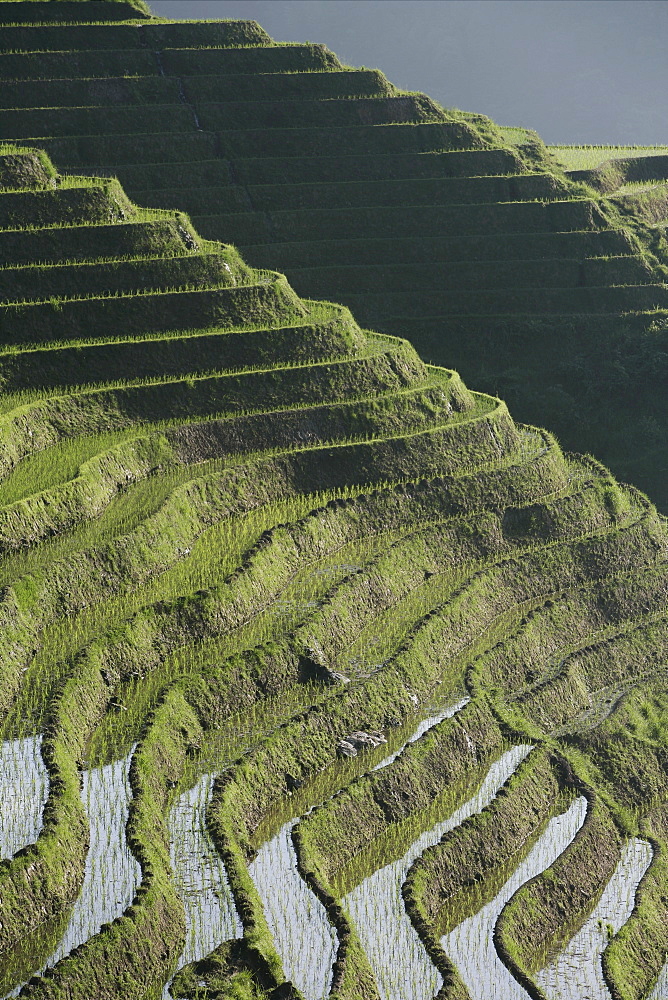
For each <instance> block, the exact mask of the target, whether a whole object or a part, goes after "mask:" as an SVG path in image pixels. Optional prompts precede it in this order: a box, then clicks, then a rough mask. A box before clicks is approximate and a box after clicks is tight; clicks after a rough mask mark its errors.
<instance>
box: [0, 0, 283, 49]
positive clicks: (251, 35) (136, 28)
mask: <svg viewBox="0 0 668 1000" xmlns="http://www.w3.org/2000/svg"><path fill="white" fill-rule="evenodd" d="M72 10H77V8H72ZM132 14H133V15H134V16H136V14H137V11H136V10H135V11H132ZM76 20H78V18H77V19H75V22H76ZM65 37H66V38H67V42H68V45H70V46H71V49H72V51H75V52H76V51H77V50H81V49H95V50H97V51H100V50H102V51H104V50H105V49H133V48H134V49H139V48H142V47H144V46H150V47H151V48H154V49H155V48H174V47H175V45H174V43H176V42H178V44H179V45H181V46H182V45H189V46H192V47H193V48H198V47H199V46H200V45H201V44H202V42H204V41H205V42H207V44H208V46H211V47H220V46H232V47H234V46H237V45H253V46H255V45H266V44H267V43H268V42H269V43H271V39H270V37H269V35H268V34H267V33H266V31H264V30H263V29H262V28H261V27H260V25H259V24H257V23H256V22H254V21H234V20H230V21H219V22H218V23H217V24H216V25H215V26H212V27H209V26H208V25H206V24H202V23H200V24H197V23H195V24H192V23H189V22H182V23H179V22H178V21H172V22H171V23H168V24H151V23H144V24H142V23H136V24H113V23H107V24H104V23H102V24H77V23H70V24H68V25H67V33H66V36H65ZM63 38H64V34H63V30H62V28H61V27H60V26H58V25H53V26H51V25H46V24H45V25H25V26H24V25H20V26H19V25H8V26H6V27H4V28H3V30H2V42H1V43H0V50H4V51H5V52H7V51H10V52H49V51H51V50H53V49H59V48H60V47H61V45H62V43H63Z"/></svg>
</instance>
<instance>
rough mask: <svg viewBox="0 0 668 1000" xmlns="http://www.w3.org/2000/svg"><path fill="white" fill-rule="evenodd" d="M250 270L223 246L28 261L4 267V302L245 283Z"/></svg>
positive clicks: (0, 295)
mask: <svg viewBox="0 0 668 1000" xmlns="http://www.w3.org/2000/svg"><path fill="white" fill-rule="evenodd" d="M245 280H247V269H245V268H243V267H241V268H240V267H239V266H238V262H237V261H235V260H234V256H233V255H231V254H230V253H225V252H224V251H223V249H222V248H218V249H214V248H213V247H212V248H209V249H208V252H204V253H196V254H190V255H188V256H181V257H164V256H163V257H154V258H150V257H146V258H142V259H140V260H125V261H117V262H111V261H108V262H104V263H95V262H91V263H86V264H83V263H77V264H50V265H43V266H42V265H28V266H24V267H18V268H17V267H13V268H12V267H6V268H0V302H3V303H7V302H25V303H30V304H34V303H38V302H44V301H47V300H49V299H51V298H53V297H56V298H58V299H60V300H61V301H63V300H67V299H71V298H83V297H91V298H92V297H95V296H98V295H104V294H105V293H110V294H111V293H112V292H113V293H114V294H120V293H127V292H134V293H141V294H146V293H147V292H149V291H162V290H167V289H169V290H174V289H177V288H187V287H190V286H192V285H198V286H207V285H221V284H229V285H239V284H243V283H244V282H245Z"/></svg>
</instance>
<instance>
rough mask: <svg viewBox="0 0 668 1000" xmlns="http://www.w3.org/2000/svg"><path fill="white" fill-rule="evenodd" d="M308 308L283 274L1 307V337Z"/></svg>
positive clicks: (143, 330) (75, 333)
mask: <svg viewBox="0 0 668 1000" xmlns="http://www.w3.org/2000/svg"><path fill="white" fill-rule="evenodd" d="M306 313H307V310H306V308H305V307H304V306H303V305H302V304H301V302H300V300H299V299H298V298H297V296H296V295H295V293H294V292H293V291H292V289H291V288H290V286H289V285H288V283H287V281H286V280H285V278H284V277H283V276H282V275H276V274H270V275H267V277H266V278H261V279H260V283H259V284H252V285H250V284H249V285H243V286H241V287H239V288H229V287H219V288H205V289H203V290H202V291H189V290H187V289H183V290H177V291H164V292H163V291H159V292H150V291H149V292H145V293H141V292H140V293H137V294H135V295H129V294H128V295H121V296H116V295H110V296H107V297H103V298H96V297H90V298H82V299H67V300H65V301H63V302H62V303H61V302H59V301H55V302H52V303H51V302H49V303H38V304H35V305H30V304H29V303H25V304H21V305H5V306H0V337H2V339H3V342H4V343H5V344H8V343H14V344H39V343H49V342H52V341H53V342H60V343H62V342H66V341H68V340H69V341H73V340H80V339H85V338H86V337H89V336H90V335H91V332H92V331H94V332H95V336H96V337H97V338H99V339H102V338H103V337H105V338H107V339H111V338H112V337H117V338H118V339H122V338H124V337H125V338H127V337H133V336H138V335H140V334H149V333H159V332H165V331H167V330H172V331H176V330H179V329H181V330H192V329H198V328H199V329H201V328H204V327H207V326H218V327H225V326H235V325H237V324H243V323H244V320H245V321H246V322H248V320H249V319H250V317H251V316H252V317H253V318H254V320H255V322H256V323H257V324H258V325H261V324H263V323H267V322H270V321H272V320H273V321H276V320H280V319H286V318H288V317H290V318H292V317H295V316H302V317H303V316H305V315H306Z"/></svg>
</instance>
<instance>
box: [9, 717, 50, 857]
mask: <svg viewBox="0 0 668 1000" xmlns="http://www.w3.org/2000/svg"><path fill="white" fill-rule="evenodd" d="M41 744H42V737H41V736H29V737H27V738H26V739H22V740H8V741H7V742H5V743H3V744H2V747H1V748H0V802H1V803H2V808H0V858H11V857H12V856H13V855H14V854H16V852H17V851H18V850H20V849H21V848H22V847H27V846H28V844H34V842H35V841H36V840H37V837H38V835H39V831H40V830H41V829H42V811H43V809H44V803H45V802H46V799H47V795H48V793H49V776H48V774H47V771H46V768H45V767H44V762H43V760H42V757H41V755H40V747H41Z"/></svg>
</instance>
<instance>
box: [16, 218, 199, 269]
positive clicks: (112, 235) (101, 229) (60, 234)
mask: <svg viewBox="0 0 668 1000" xmlns="http://www.w3.org/2000/svg"><path fill="white" fill-rule="evenodd" d="M144 214H145V213H142V215H144ZM146 214H147V216H148V217H147V218H146V220H145V221H138V220H137V219H136V217H130V218H129V219H127V220H125V221H123V224H122V225H119V224H118V221H120V220H118V221H117V222H115V223H114V222H110V221H108V220H105V221H104V222H102V223H95V222H94V221H92V220H91V221H90V222H88V220H83V221H82V222H81V223H80V224H78V225H77V224H74V225H67V226H66V227H63V226H58V225H54V226H51V227H50V228H48V229H37V230H35V229H33V230H21V229H15V230H11V231H4V232H3V231H1V230H0V254H1V256H2V260H3V263H4V264H6V265H10V266H15V267H18V266H20V265H23V264H38V263H58V262H59V261H61V260H64V261H74V260H81V261H87V260H95V259H99V258H107V259H110V258H116V259H118V258H123V257H137V256H139V255H140V254H141V253H144V254H146V255H152V254H158V253H164V255H165V256H168V255H170V254H182V253H185V252H187V251H189V250H193V249H194V248H195V247H196V246H197V245H198V240H197V238H196V236H195V233H194V231H193V229H192V226H191V225H190V222H189V220H188V219H187V217H186V216H185V215H181V214H180V213H178V212H160V211H153V212H149V213H146Z"/></svg>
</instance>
